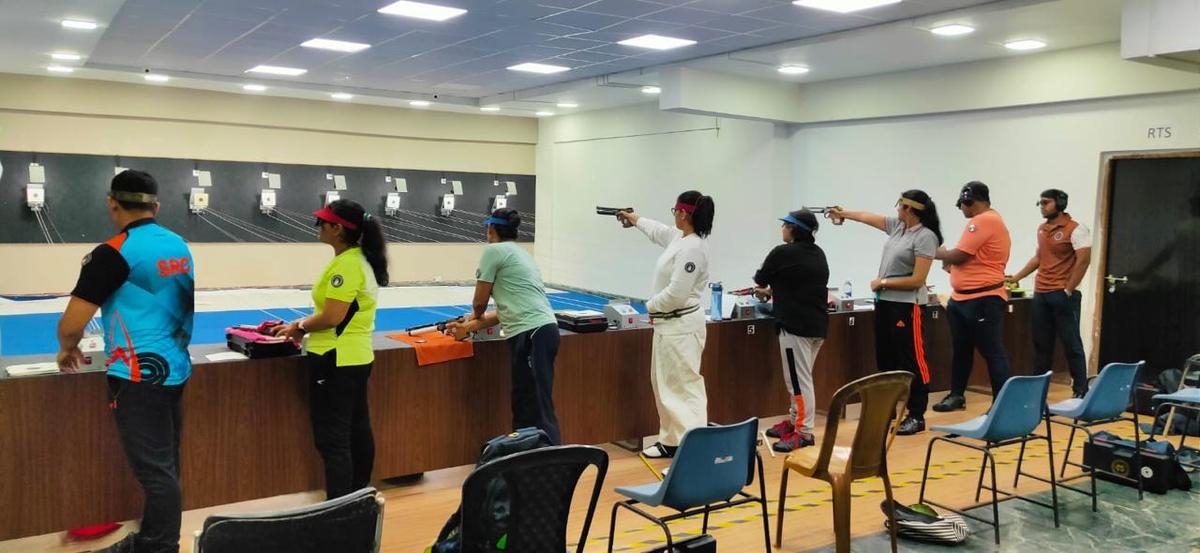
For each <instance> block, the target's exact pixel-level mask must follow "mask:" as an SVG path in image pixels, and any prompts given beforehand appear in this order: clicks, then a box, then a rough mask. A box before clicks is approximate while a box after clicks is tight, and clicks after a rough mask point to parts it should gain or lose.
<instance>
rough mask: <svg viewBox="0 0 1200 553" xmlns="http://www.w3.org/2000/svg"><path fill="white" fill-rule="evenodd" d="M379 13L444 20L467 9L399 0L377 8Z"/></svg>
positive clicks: (465, 11) (456, 15)
mask: <svg viewBox="0 0 1200 553" xmlns="http://www.w3.org/2000/svg"><path fill="white" fill-rule="evenodd" d="M379 13H385V14H388V15H399V16H403V17H415V18H417V19H425V20H429V21H445V20H447V19H453V18H455V17H458V16H460V15H462V14H464V13H467V10H463V9H459V8H450V7H446V6H438V5H435V4H425V3H422V2H409V1H408V0H400V1H399V2H396V3H394V4H389V5H387V6H384V7H382V8H379Z"/></svg>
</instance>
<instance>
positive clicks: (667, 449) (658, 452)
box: [642, 442, 678, 459]
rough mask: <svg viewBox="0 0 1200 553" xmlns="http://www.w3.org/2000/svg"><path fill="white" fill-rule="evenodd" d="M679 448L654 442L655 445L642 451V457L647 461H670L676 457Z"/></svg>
mask: <svg viewBox="0 0 1200 553" xmlns="http://www.w3.org/2000/svg"><path fill="white" fill-rule="evenodd" d="M676 449H678V447H672V446H669V445H662V443H660V442H654V445H652V446H650V447H647V448H646V449H643V450H642V455H643V456H645V457H646V458H647V459H670V458H672V457H674V456H675V450H676Z"/></svg>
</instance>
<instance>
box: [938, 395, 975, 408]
mask: <svg viewBox="0 0 1200 553" xmlns="http://www.w3.org/2000/svg"><path fill="white" fill-rule="evenodd" d="M966 408H967V398H965V397H962V396H956V395H954V394H950V395H948V396H946V397H944V398H942V400H941V401H939V402H938V403H937V405H934V406H933V410H934V411H937V412H939V413H945V412H947V411H963V410H965V409H966Z"/></svg>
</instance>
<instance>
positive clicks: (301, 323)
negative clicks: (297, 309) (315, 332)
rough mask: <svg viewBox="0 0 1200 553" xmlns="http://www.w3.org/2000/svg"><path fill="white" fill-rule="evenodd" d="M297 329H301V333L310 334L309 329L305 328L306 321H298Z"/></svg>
mask: <svg viewBox="0 0 1200 553" xmlns="http://www.w3.org/2000/svg"><path fill="white" fill-rule="evenodd" d="M296 328H299V329H300V332H303V333H305V334H308V329H307V328H304V319H300V320H299V321H296Z"/></svg>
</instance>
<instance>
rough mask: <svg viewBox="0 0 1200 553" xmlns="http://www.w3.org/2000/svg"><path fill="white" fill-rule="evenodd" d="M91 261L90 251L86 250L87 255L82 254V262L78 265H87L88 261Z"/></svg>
mask: <svg viewBox="0 0 1200 553" xmlns="http://www.w3.org/2000/svg"><path fill="white" fill-rule="evenodd" d="M91 262H92V253H91V252H88V254H87V255H85V256H83V262H82V263H80V265H87V264H88V263H91Z"/></svg>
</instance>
